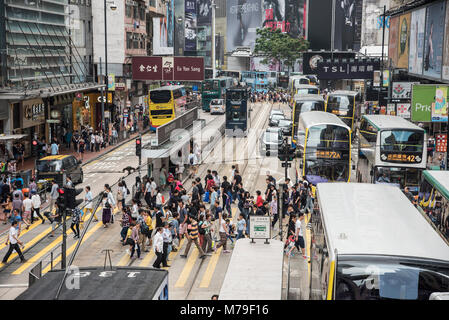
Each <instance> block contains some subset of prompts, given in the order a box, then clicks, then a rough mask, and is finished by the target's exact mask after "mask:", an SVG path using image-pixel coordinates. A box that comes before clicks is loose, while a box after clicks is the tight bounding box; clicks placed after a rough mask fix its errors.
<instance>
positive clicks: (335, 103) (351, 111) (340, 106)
mask: <svg viewBox="0 0 449 320" xmlns="http://www.w3.org/2000/svg"><path fill="white" fill-rule="evenodd" d="M359 102H360V94H359V93H358V92H357V91H345V90H337V91H334V92H332V93H329V94H328V96H327V100H326V112H329V113H333V114H335V115H337V116H338V117H339V118H341V119H342V120H343V122H344V123H346V124H347V125H348V126H349V127H350V128H351V130H354V117H355V118H356V119H357V116H358V111H357V110H358V109H359Z"/></svg>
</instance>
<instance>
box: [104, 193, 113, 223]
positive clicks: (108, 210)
mask: <svg viewBox="0 0 449 320" xmlns="http://www.w3.org/2000/svg"><path fill="white" fill-rule="evenodd" d="M102 208H103V215H102V222H103V228H107V227H108V223H110V221H111V208H112V206H111V204H110V203H109V199H108V194H107V193H106V192H104V193H103V201H102Z"/></svg>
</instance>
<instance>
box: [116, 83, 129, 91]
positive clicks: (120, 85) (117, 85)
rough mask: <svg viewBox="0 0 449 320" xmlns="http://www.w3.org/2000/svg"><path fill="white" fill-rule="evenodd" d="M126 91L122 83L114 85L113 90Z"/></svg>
mask: <svg viewBox="0 0 449 320" xmlns="http://www.w3.org/2000/svg"><path fill="white" fill-rule="evenodd" d="M125 89H126V84H125V83H123V82H117V83H116V84H115V90H125Z"/></svg>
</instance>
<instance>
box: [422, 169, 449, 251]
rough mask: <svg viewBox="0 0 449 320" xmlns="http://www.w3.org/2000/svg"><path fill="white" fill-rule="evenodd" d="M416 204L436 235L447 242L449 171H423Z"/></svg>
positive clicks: (448, 232)
mask: <svg viewBox="0 0 449 320" xmlns="http://www.w3.org/2000/svg"><path fill="white" fill-rule="evenodd" d="M418 204H419V208H420V209H421V211H422V213H423V214H424V215H425V217H426V218H427V219H428V221H429V223H430V224H431V225H432V226H433V227H434V228H435V230H436V231H437V232H438V234H439V235H441V237H442V238H443V239H445V240H446V241H449V220H448V217H449V209H448V208H449V171H440V170H424V171H423V173H422V180H421V185H420V188H419V196H418ZM446 225H447V227H446ZM447 243H448V244H449V242H447Z"/></svg>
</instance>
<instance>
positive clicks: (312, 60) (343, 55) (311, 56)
mask: <svg viewBox="0 0 449 320" xmlns="http://www.w3.org/2000/svg"><path fill="white" fill-rule="evenodd" d="M332 58H334V59H348V60H349V59H351V58H352V59H354V58H355V52H349V51H348V52H345V51H342V52H331V51H308V52H304V53H303V54H302V61H303V62H302V70H303V73H304V74H316V73H317V67H318V62H319V61H324V60H327V59H332Z"/></svg>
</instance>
